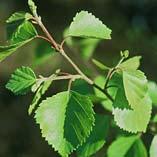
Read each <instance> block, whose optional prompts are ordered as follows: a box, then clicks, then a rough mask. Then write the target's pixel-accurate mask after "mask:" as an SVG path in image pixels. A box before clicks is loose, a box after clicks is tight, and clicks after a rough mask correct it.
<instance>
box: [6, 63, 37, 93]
mask: <svg viewBox="0 0 157 157" xmlns="http://www.w3.org/2000/svg"><path fill="white" fill-rule="evenodd" d="M35 82H36V76H35V74H34V72H33V71H32V69H31V68H29V67H24V66H23V67H21V68H18V69H17V70H16V71H15V72H14V73H13V74H12V75H11V79H10V80H9V82H8V83H7V84H6V88H7V89H9V90H11V91H12V92H13V93H15V94H25V93H26V92H27V91H28V90H29V89H30V87H31V86H32V85H33V84H35Z"/></svg>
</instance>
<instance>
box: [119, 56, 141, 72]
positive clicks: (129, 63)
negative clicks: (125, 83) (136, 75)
mask: <svg viewBox="0 0 157 157" xmlns="http://www.w3.org/2000/svg"><path fill="white" fill-rule="evenodd" d="M140 59H141V56H135V57H132V58H129V59H127V60H126V61H124V62H122V63H121V64H120V65H119V68H120V69H122V70H137V69H138V68H139V66H140Z"/></svg>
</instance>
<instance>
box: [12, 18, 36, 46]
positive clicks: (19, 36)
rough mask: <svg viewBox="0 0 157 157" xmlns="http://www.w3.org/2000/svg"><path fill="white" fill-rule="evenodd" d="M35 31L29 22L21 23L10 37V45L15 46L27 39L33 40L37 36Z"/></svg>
mask: <svg viewBox="0 0 157 157" xmlns="http://www.w3.org/2000/svg"><path fill="white" fill-rule="evenodd" d="M37 34H38V33H37V31H36V29H35V28H34V26H33V25H32V23H31V22H29V21H25V22H23V23H22V24H21V25H20V26H19V27H18V28H17V30H16V31H15V32H14V33H13V35H12V37H11V43H12V44H16V43H19V42H23V41H26V40H28V39H33V38H35V37H36V36H37Z"/></svg>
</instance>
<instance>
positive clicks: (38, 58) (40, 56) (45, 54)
mask: <svg viewBox="0 0 157 157" xmlns="http://www.w3.org/2000/svg"><path fill="white" fill-rule="evenodd" d="M55 53H56V51H55V50H54V49H52V47H51V45H50V44H49V43H47V42H45V41H44V42H43V41H42V42H39V44H38V45H37V48H36V50H35V55H34V62H33V64H34V65H35V66H37V65H41V64H43V63H45V62H46V61H48V59H49V58H50V57H52V56H53V55H54V54H55Z"/></svg>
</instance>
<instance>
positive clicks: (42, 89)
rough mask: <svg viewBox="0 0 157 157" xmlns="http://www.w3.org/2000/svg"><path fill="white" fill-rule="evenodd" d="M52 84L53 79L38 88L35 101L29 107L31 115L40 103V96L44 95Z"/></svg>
mask: <svg viewBox="0 0 157 157" xmlns="http://www.w3.org/2000/svg"><path fill="white" fill-rule="evenodd" d="M51 84H52V80H47V81H45V82H44V83H43V84H42V85H41V86H40V87H39V88H38V89H37V92H36V94H35V96H34V98H33V101H32V103H31V105H30V106H29V109H28V114H29V115H31V114H32V112H33V110H34V109H35V107H36V105H37V104H38V102H39V100H40V98H41V97H42V95H44V94H45V92H46V91H47V90H48V88H49V87H50V85H51Z"/></svg>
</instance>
